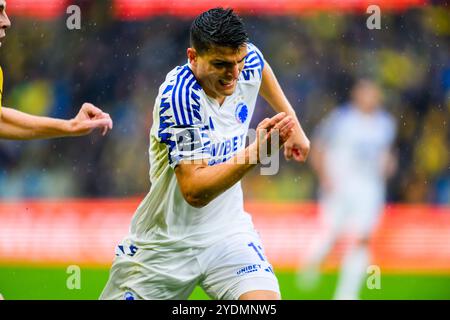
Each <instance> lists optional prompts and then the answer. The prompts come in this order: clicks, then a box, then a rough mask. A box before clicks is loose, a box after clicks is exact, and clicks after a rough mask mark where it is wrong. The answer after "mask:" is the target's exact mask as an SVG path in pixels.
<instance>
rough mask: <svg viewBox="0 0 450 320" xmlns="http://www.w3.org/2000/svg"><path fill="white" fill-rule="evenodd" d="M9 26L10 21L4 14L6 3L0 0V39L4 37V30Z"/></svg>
mask: <svg viewBox="0 0 450 320" xmlns="http://www.w3.org/2000/svg"><path fill="white" fill-rule="evenodd" d="M10 26H11V21H9V18H8V15H7V14H6V1H5V0H0V39H2V38H4V37H5V36H6V29H8V28H9V27H10ZM0 45H1V42H0Z"/></svg>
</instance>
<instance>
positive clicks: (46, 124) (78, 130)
mask: <svg viewBox="0 0 450 320" xmlns="http://www.w3.org/2000/svg"><path fill="white" fill-rule="evenodd" d="M112 126H113V122H112V120H111V117H110V116H109V114H107V113H105V112H103V111H102V110H100V109H99V108H97V107H95V106H94V105H92V104H90V103H84V104H83V106H82V107H81V109H80V111H79V112H78V114H77V115H76V116H75V117H74V118H73V119H70V120H62V119H54V118H48V117H40V116H33V115H30V114H26V113H23V112H20V111H17V110H14V109H11V108H2V111H1V113H0V138H6V139H15V140H26V139H45V138H56V137H70V136H82V135H87V134H89V133H91V132H92V131H93V130H95V129H101V130H102V133H103V135H105V134H106V133H107V131H108V130H110V129H112Z"/></svg>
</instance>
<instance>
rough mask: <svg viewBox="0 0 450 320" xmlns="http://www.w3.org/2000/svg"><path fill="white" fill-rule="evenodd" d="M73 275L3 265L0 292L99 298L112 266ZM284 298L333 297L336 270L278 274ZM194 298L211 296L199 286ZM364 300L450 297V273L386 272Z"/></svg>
mask: <svg viewBox="0 0 450 320" xmlns="http://www.w3.org/2000/svg"><path fill="white" fill-rule="evenodd" d="M69 276H70V275H69V274H67V273H66V268H63V267H46V268H43V267H24V266H20V267H19V266H0V293H2V294H3V296H4V298H5V299H12V300H15V299H63V300H66V299H88V300H90V299H97V298H98V296H99V294H100V292H101V291H102V289H103V286H104V285H105V283H106V280H107V279H108V269H95V268H81V278H80V279H81V281H80V284H81V287H80V289H72V290H69V289H68V288H67V285H66V282H67V279H68V277H69ZM277 276H278V279H279V282H280V287H281V292H282V296H283V299H290V300H297V299H300V300H303V299H331V298H332V296H333V290H334V287H335V284H336V279H337V275H336V274H335V273H325V274H323V275H322V277H321V280H320V282H319V284H318V287H317V288H316V289H314V290H312V291H303V290H300V289H298V288H297V287H296V285H295V273H294V272H278V273H277ZM191 299H208V297H207V296H206V294H205V293H204V292H203V291H202V290H201V289H200V288H197V289H196V290H195V291H194V293H193V294H192V296H191ZM362 299H450V275H449V274H447V275H422V274H421V275H419V274H395V275H394V274H382V276H381V288H380V289H372V290H369V289H367V288H363V291H362Z"/></svg>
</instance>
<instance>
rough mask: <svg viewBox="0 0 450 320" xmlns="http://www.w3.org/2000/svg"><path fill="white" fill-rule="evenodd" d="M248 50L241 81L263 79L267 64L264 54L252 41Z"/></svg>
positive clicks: (248, 45)
mask: <svg viewBox="0 0 450 320" xmlns="http://www.w3.org/2000/svg"><path fill="white" fill-rule="evenodd" d="M247 51H248V52H247V56H246V57H245V63H244V68H243V69H242V72H241V74H240V76H239V81H241V82H248V81H261V79H262V71H263V69H264V64H265V62H264V57H263V54H262V53H261V51H260V50H259V49H258V48H257V47H256V46H255V45H254V44H252V43H248V44H247Z"/></svg>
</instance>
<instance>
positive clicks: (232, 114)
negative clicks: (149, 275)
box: [130, 44, 264, 248]
mask: <svg viewBox="0 0 450 320" xmlns="http://www.w3.org/2000/svg"><path fill="white" fill-rule="evenodd" d="M263 67H264V59H263V56H262V54H261V52H260V51H259V50H258V49H257V48H256V47H255V46H254V45H252V44H248V55H247V56H246V58H245V64H244V69H243V70H242V72H241V74H240V76H239V79H238V81H237V86H236V89H235V92H234V93H233V94H232V95H231V96H228V97H226V99H225V102H224V103H223V104H222V105H221V106H219V104H218V102H217V101H216V100H215V99H212V98H210V97H209V96H207V95H206V93H205V91H204V90H203V89H202V87H201V86H200V84H199V83H198V82H197V80H196V79H195V77H194V74H193V73H192V71H191V69H190V67H189V65H188V64H186V65H184V66H179V67H176V68H175V69H173V70H172V71H170V72H169V73H168V75H167V77H166V80H165V81H164V83H163V84H162V85H161V87H160V88H159V93H158V96H157V98H156V102H155V106H154V111H153V125H152V128H151V132H150V149H149V156H150V180H151V183H152V186H151V189H150V192H149V193H148V194H147V196H146V197H145V198H144V200H143V201H142V202H141V204H140V205H139V207H138V209H137V211H136V212H135V214H134V216H133V219H132V223H131V228H130V237H131V239H132V241H134V242H135V243H136V244H137V245H138V246H141V247H151V246H152V245H159V246H161V245H170V246H171V247H172V248H174V247H175V248H186V247H193V246H208V245H210V244H211V243H213V242H215V241H217V240H220V239H221V238H225V237H227V235H229V234H231V233H236V232H253V224H252V220H251V217H250V215H249V214H247V213H246V212H245V211H244V208H243V195H242V189H241V184H240V182H238V183H236V184H235V185H234V186H233V187H231V188H230V189H228V190H227V191H225V192H224V193H223V194H221V195H220V196H218V197H217V198H215V199H214V200H213V201H211V202H210V203H209V204H208V205H206V206H205V207H203V208H195V207H192V206H191V205H189V204H188V203H187V202H186V201H185V199H184V198H183V195H182V194H181V191H180V189H179V186H178V183H177V179H176V176H175V170H174V169H175V167H176V165H177V164H178V163H179V162H180V161H182V160H192V159H209V165H215V164H218V163H221V162H224V161H226V160H227V159H229V158H231V157H232V156H234V155H235V154H236V153H237V152H238V151H240V150H242V149H243V148H245V142H246V136H247V131H248V128H249V124H250V120H251V117H252V115H253V111H254V108H255V103H256V99H257V96H258V92H259V88H260V85H261V78H262V69H263Z"/></svg>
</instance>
